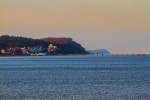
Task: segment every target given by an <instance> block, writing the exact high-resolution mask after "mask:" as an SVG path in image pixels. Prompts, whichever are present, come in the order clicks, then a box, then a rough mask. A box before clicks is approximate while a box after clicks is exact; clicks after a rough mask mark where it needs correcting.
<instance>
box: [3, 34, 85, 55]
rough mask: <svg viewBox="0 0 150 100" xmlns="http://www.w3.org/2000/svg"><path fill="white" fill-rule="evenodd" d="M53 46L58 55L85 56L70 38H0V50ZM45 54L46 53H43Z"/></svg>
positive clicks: (82, 49)
mask: <svg viewBox="0 0 150 100" xmlns="http://www.w3.org/2000/svg"><path fill="white" fill-rule="evenodd" d="M49 44H53V45H55V46H57V48H58V51H57V53H58V54H86V53H87V52H86V50H85V49H84V48H83V47H82V46H81V45H80V44H79V43H77V42H75V41H73V40H72V39H71V38H52V37H47V38H42V39H32V38H26V37H16V36H7V35H5V36H0V49H7V48H14V47H36V46H41V47H43V48H45V50H47V48H48V45H49ZM45 52H46V51H45Z"/></svg>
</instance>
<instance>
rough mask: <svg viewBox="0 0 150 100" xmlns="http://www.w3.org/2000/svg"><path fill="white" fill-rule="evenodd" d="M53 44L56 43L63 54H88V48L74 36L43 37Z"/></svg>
mask: <svg viewBox="0 0 150 100" xmlns="http://www.w3.org/2000/svg"><path fill="white" fill-rule="evenodd" d="M41 40H43V41H47V42H49V43H51V44H54V45H56V46H57V47H58V48H59V53H61V54H86V53H87V52H86V50H85V49H84V48H83V47H82V46H81V45H80V44H79V43H77V42H75V41H73V40H72V38H52V37H46V38H43V39H41Z"/></svg>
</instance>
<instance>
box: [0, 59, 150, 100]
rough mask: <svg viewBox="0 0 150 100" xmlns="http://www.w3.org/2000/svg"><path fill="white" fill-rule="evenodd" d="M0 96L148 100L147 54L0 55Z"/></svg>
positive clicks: (25, 99) (10, 98)
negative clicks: (105, 55)
mask: <svg viewBox="0 0 150 100" xmlns="http://www.w3.org/2000/svg"><path fill="white" fill-rule="evenodd" d="M0 100H150V56H109V57H94V56H66V57H64V56H41V57H31V56H30V57H0Z"/></svg>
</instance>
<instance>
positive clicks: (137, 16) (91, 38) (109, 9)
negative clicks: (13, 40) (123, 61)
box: [0, 0, 150, 53]
mask: <svg viewBox="0 0 150 100" xmlns="http://www.w3.org/2000/svg"><path fill="white" fill-rule="evenodd" d="M4 34H9V35H17V36H26V37H33V38H41V37H47V36H50V37H72V38H73V39H74V40H75V41H77V42H79V43H81V44H82V45H83V46H84V47H85V48H86V49H101V48H106V49H108V50H110V51H111V52H113V53H143V52H150V44H149V43H150V0H0V35H4Z"/></svg>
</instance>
